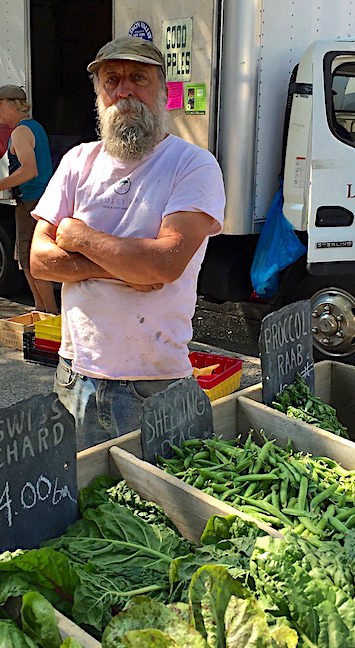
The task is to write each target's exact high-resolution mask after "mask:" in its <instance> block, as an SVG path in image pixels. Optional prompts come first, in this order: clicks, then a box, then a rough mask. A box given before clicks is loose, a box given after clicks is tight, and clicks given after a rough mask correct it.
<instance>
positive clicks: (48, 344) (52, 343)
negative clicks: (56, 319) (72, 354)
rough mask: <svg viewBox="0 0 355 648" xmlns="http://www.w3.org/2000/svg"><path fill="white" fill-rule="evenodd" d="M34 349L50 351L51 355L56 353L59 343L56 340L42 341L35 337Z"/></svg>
mask: <svg viewBox="0 0 355 648" xmlns="http://www.w3.org/2000/svg"><path fill="white" fill-rule="evenodd" d="M34 346H35V349H37V350H38V351H50V352H51V353H58V350H59V347H60V342H57V341H56V340H44V339H42V338H38V337H35V345H34Z"/></svg>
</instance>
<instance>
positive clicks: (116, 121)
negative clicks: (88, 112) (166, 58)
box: [96, 91, 166, 162]
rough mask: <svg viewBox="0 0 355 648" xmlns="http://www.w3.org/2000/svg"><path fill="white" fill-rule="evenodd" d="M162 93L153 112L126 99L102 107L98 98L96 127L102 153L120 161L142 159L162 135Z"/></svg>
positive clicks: (135, 100)
mask: <svg viewBox="0 0 355 648" xmlns="http://www.w3.org/2000/svg"><path fill="white" fill-rule="evenodd" d="M165 104H166V96H165V92H163V91H161V92H160V93H159V96H158V99H157V102H156V105H155V107H154V109H153V110H152V109H150V108H148V106H146V105H145V104H144V103H142V102H141V101H139V100H138V99H135V98H134V97H129V98H127V99H119V100H118V101H117V103H116V104H115V105H113V106H108V107H105V106H104V104H103V101H102V99H101V97H98V98H97V101H96V106H97V115H98V126H99V132H100V135H101V139H102V140H103V143H104V147H105V151H107V153H109V154H110V155H112V156H113V157H115V158H119V159H120V160H122V161H123V162H128V161H130V162H133V161H135V160H141V159H142V158H143V157H144V156H145V155H147V153H150V151H152V150H153V148H154V147H155V146H156V145H157V144H158V143H159V142H160V141H161V140H162V139H163V137H164V135H165V132H166V131H165V119H166V112H165Z"/></svg>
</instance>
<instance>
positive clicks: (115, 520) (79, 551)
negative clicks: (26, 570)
mask: <svg viewBox="0 0 355 648" xmlns="http://www.w3.org/2000/svg"><path fill="white" fill-rule="evenodd" d="M49 544H50V545H51V547H53V548H55V549H57V550H58V551H60V552H63V553H65V554H66V556H67V557H68V558H69V559H70V560H71V561H73V562H74V561H76V563H77V564H78V565H80V566H81V571H80V583H78V585H77V587H76V590H75V596H74V605H73V610H72V613H73V618H74V620H75V621H76V623H79V624H83V623H87V624H89V625H90V626H92V627H94V628H96V629H97V630H101V629H102V628H103V626H104V625H105V624H106V623H107V622H108V621H109V618H110V614H111V609H112V608H115V610H120V609H122V608H123V607H124V605H125V603H126V602H127V600H128V599H129V598H132V597H133V596H137V595H140V594H150V595H151V596H154V598H158V599H163V600H165V601H167V599H168V597H169V591H170V583H169V568H170V563H171V561H172V560H173V559H174V558H175V557H177V556H181V555H184V554H186V553H188V551H189V550H190V543H188V542H186V541H185V540H183V539H182V538H181V537H180V536H178V535H177V534H176V533H175V532H174V531H173V530H172V529H168V528H165V527H162V526H161V525H153V524H148V523H147V522H145V521H144V520H141V519H140V518H139V517H137V516H136V515H134V514H133V513H132V512H131V511H129V510H128V509H127V508H125V507H124V506H120V505H118V504H115V505H112V504H102V505H100V506H99V507H98V508H96V509H88V510H86V512H85V513H84V519H82V520H79V521H78V522H76V523H75V524H74V525H72V526H71V527H69V528H68V530H67V532H66V534H65V535H64V536H61V537H60V538H57V539H55V540H52V541H50V543H49ZM83 570H84V571H83Z"/></svg>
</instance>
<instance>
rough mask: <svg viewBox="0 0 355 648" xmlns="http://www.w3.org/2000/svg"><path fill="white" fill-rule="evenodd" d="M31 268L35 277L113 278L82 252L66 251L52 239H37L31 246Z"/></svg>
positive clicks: (68, 279)
mask: <svg viewBox="0 0 355 648" xmlns="http://www.w3.org/2000/svg"><path fill="white" fill-rule="evenodd" d="M30 270H31V274H32V276H33V277H34V278H35V279H44V280H46V281H59V282H67V283H74V282H76V281H84V280H86V279H112V278H113V277H112V275H110V274H109V273H108V272H106V270H104V269H103V268H101V267H100V266H98V265H97V264H95V263H93V262H92V261H90V259H87V258H86V257H85V256H83V255H82V254H80V253H75V252H65V251H64V250H62V249H61V248H59V247H58V246H57V245H56V244H55V242H54V241H52V239H50V238H49V237H48V238H42V239H41V240H39V241H38V240H37V241H35V243H34V244H33V245H32V248H31V258H30Z"/></svg>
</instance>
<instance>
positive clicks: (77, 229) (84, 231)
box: [55, 218, 91, 252]
mask: <svg viewBox="0 0 355 648" xmlns="http://www.w3.org/2000/svg"><path fill="white" fill-rule="evenodd" d="M90 230H91V228H90V227H89V226H88V225H86V223H84V222H83V221H81V220H79V219H78V218H63V220H62V221H61V222H60V223H59V225H58V227H57V232H56V237H55V242H56V244H57V245H58V247H60V248H61V249H62V250H65V251H66V252H78V251H79V247H80V243H82V241H83V240H84V239H85V238H86V236H87V235H88V233H89V231H90Z"/></svg>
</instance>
